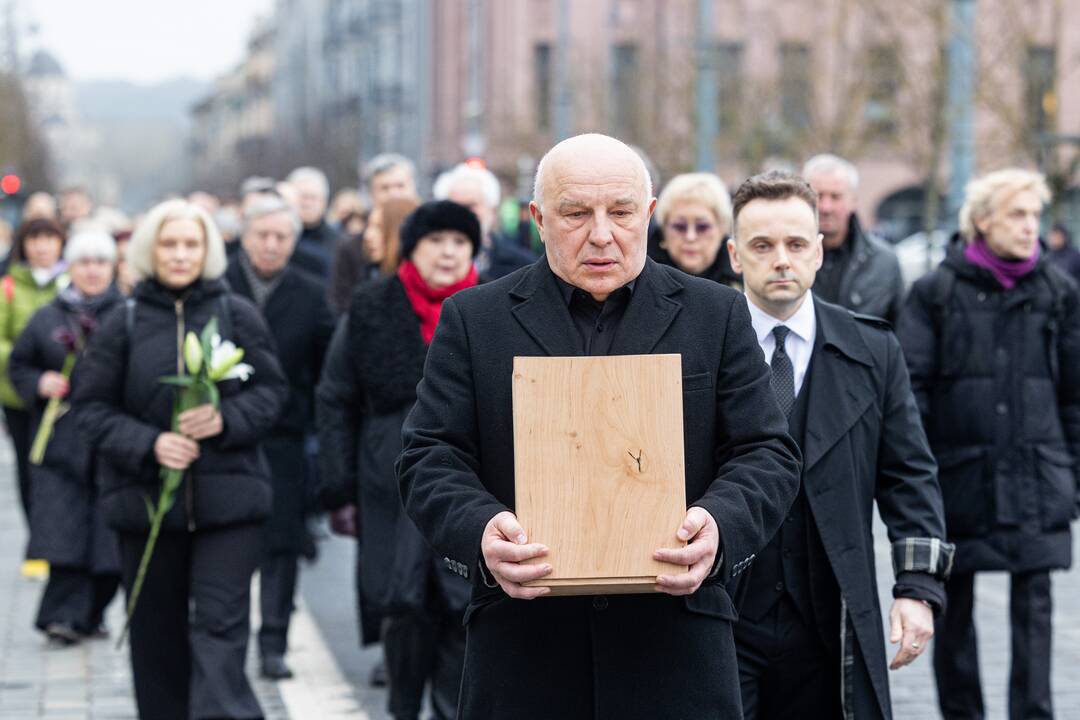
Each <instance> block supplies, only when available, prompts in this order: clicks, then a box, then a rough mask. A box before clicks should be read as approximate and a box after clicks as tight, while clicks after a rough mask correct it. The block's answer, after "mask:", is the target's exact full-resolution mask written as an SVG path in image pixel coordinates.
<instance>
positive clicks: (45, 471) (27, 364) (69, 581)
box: [8, 232, 121, 645]
mask: <svg viewBox="0 0 1080 720" xmlns="http://www.w3.org/2000/svg"><path fill="white" fill-rule="evenodd" d="M64 260H65V261H66V262H67V265H68V272H69V274H70V276H71V284H70V285H68V286H67V287H66V288H64V289H63V290H61V291H60V294H59V295H57V297H56V298H55V299H54V300H53V301H52V302H50V303H49V304H48V305H45V306H44V307H42V308H41V309H40V310H38V311H37V312H36V313H34V316H33V317H32V318H30V322H29V324H28V325H27V326H26V329H25V330H23V332H22V334H20V335H19V340H18V341H17V342H16V343H15V348H14V349H13V350H12V351H11V359H10V361H9V363H8V374H9V375H10V377H11V382H12V384H13V385H14V386H15V389H16V390H17V391H18V393H19V396H20V398H21V399H22V400H23V402H24V403H25V404H26V408H27V410H28V411H29V413H30V418H31V423H30V436H31V437H32V438H34V443H33V444H32V446H31V447H32V448H35V449H37V448H40V453H39V455H40V456H39V457H33V456H34V452H31V456H32V461H31V464H30V496H31V502H30V545H29V549H28V551H27V552H28V554H29V555H30V556H31V557H35V558H42V559H44V560H47V561H48V562H49V565H50V568H49V582H48V584H47V585H46V586H45V592H44V593H43V594H42V596H41V605H40V607H39V608H38V615H37V621H36V622H35V625H36V626H37V628H38V629H39V630H42V631H43V632H45V634H46V635H48V636H49V638H50V640H52V641H54V642H57V643H60V644H64V645H69V644H73V643H76V642H78V641H79V640H81V639H82V638H83V637H85V636H92V635H96V634H100V633H102V632H103V628H102V627H101V620H102V614H103V613H104V611H105V608H106V606H107V605H108V604H109V601H110V600H112V598H113V595H115V594H116V588H117V586H118V585H119V584H120V566H119V559H118V556H117V549H116V538H115V535H114V534H113V533H112V532H111V531H110V530H108V529H107V528H106V527H105V523H104V520H103V518H102V517H101V513H100V512H99V508H98V488H97V486H96V478H95V477H94V473H93V458H92V452H91V447H90V444H89V443H88V442H87V439H86V435H85V434H84V433H82V432H80V431H79V429H78V428H77V427H76V426H75V421H74V420H73V419H72V417H71V416H70V415H68V414H65V412H64V411H65V410H66V409H67V408H66V405H67V398H68V394H69V392H70V387H71V385H70V377H71V369H72V367H73V365H74V363H76V362H78V358H79V356H80V355H82V352H83V349H84V348H85V347H86V341H87V340H88V339H89V336H90V334H91V333H92V332H93V330H94V329H95V328H96V327H97V324H98V321H99V320H100V319H101V318H102V317H103V316H104V315H105V313H106V312H107V311H108V310H110V309H111V308H113V307H114V306H115V305H117V303H119V302H120V300H121V297H120V293H119V292H118V291H117V290H116V288H115V287H113V284H112V283H113V265H114V263H115V262H116V244H115V243H114V242H113V239H112V237H110V236H109V235H107V234H105V233H103V232H82V233H78V234H76V235H75V236H74V237H72V238H71V239H70V240H69V241H68V243H67V247H66V248H65V250H64ZM50 408H51V410H50Z"/></svg>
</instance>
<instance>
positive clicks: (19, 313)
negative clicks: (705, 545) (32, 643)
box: [0, 218, 67, 575]
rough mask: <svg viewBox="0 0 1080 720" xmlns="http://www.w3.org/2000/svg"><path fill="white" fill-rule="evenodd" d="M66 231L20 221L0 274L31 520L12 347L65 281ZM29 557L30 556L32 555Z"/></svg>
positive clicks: (26, 424) (2, 345) (2, 390)
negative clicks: (4, 270) (7, 263)
mask: <svg viewBox="0 0 1080 720" xmlns="http://www.w3.org/2000/svg"><path fill="white" fill-rule="evenodd" d="M63 252H64V231H63V229H61V227H60V226H59V225H58V224H57V223H56V222H55V221H53V220H47V219H44V218H38V219H34V220H28V221H26V222H24V223H23V224H22V225H20V226H19V229H18V231H17V232H16V235H15V245H14V247H13V248H12V250H11V260H12V262H11V265H10V266H9V267H8V271H7V274H6V275H4V276H3V277H2V278H0V404H3V406H4V420H5V421H6V423H7V428H8V432H9V433H11V444H12V445H13V446H14V448H15V469H16V472H17V473H18V476H19V499H20V500H21V501H22V505H23V512H24V513H25V514H26V518H27V521H28V522H29V519H30V472H29V466H28V463H27V460H28V458H29V455H30V415H29V413H27V411H26V407H25V406H24V404H23V400H22V398H20V397H19V394H18V393H17V392H15V388H14V387H12V385H11V379H10V378H9V377H8V373H7V364H8V358H9V357H10V356H11V349H12V348H13V347H15V341H16V340H18V339H19V335H20V334H21V333H22V331H23V328H24V327H26V323H28V322H29V321H30V316H31V315H33V314H34V313H35V312H36V311H37V309H38V308H40V307H41V306H42V305H45V304H46V303H48V302H49V301H50V300H52V299H53V298H54V297H56V293H58V292H59V291H60V287H61V286H62V285H63V284H64V282H66V280H67V276H66V275H64V263H63V260H62V259H61V255H62V253H63ZM28 557H29V556H28ZM38 564H40V565H41V568H40V569H39V568H37V567H36V566H31V565H29V564H28V565H27V566H24V568H23V572H24V574H33V575H44V572H45V571H46V570H47V567H46V566H44V564H42V563H38Z"/></svg>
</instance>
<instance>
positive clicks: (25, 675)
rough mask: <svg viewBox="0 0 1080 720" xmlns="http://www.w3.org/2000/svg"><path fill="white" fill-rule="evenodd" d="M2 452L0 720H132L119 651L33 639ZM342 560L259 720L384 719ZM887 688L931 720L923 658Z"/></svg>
mask: <svg viewBox="0 0 1080 720" xmlns="http://www.w3.org/2000/svg"><path fill="white" fill-rule="evenodd" d="M7 448H8V446H7V443H6V442H3V443H0V718H3V719H4V720H24V719H25V720H30V719H31V718H48V719H49V720H60V719H62V718H63V719H67V718H70V719H72V720H74V719H76V718H92V719H93V720H104V719H106V718H107V719H110V720H121V719H124V718H127V719H130V718H135V709H134V703H133V701H132V697H131V677H130V672H129V671H128V666H127V655H126V652H124V651H117V650H115V649H114V646H113V643H112V642H111V641H94V642H89V643H85V644H83V645H82V646H79V647H74V648H68V649H54V648H49V647H48V646H47V644H46V642H45V641H44V639H43V637H42V636H41V635H40V634H38V633H37V632H35V631H34V630H33V629H32V621H33V617H34V613H35V611H36V608H37V602H38V597H39V595H40V592H41V588H42V585H41V584H40V583H35V582H29V581H26V580H24V579H22V578H21V577H20V576H19V560H20V555H21V552H22V548H23V546H24V543H25V530H24V527H23V522H22V518H21V517H20V516H19V512H18V510H17V501H16V494H15V488H14V476H13V473H12V469H11V464H10V453H9V451H8V449H7ZM877 533H878V537H879V543H878V551H879V558H878V567H879V575H880V577H879V580H880V584H881V588H882V590H881V593H882V597H883V599H884V598H888V597H889V587H890V584H891V570H890V568H889V561H888V548H887V545H886V544H885V543H884V542H883V541H882V540H883V538H884V529H883V528H882V527H880V526H879V528H878V529H877ZM1077 549H1078V551H1080V547H1078V548H1077ZM352 552H353V548H352V545H351V543H350V542H348V541H345V540H340V539H336V538H334V539H328V540H327V541H325V542H324V543H322V545H321V553H320V557H319V560H318V562H317V563H315V564H314V565H312V566H305V567H304V571H303V576H302V580H301V583H302V587H303V592H302V597H301V599H300V602H299V610H298V613H297V615H296V620H295V622H294V626H293V631H292V636H291V638H290V640H291V653H290V658H289V661H290V664H291V665H292V667H293V670H294V671H295V672H296V675H297V676H296V678H295V679H293V680H291V681H287V682H282V683H278V684H276V685H275V684H272V683H266V682H263V681H259V682H257V683H256V690H257V692H258V695H259V700H260V702H261V703H262V706H263V709H264V710H265V711H266V714H267V718H268V719H273V720H285V719H294V720H295V719H300V718H303V719H305V720H306V719H309V718H311V719H318V720H323V719H328V720H334V719H338V718H353V719H357V720H363V719H371V720H382V719H384V718H387V717H388V716H387V715H386V713H385V703H386V697H385V693H384V692H382V691H378V690H372V689H370V688H368V687H367V682H366V681H367V677H368V674H369V673H370V671H371V667H372V665H373V663H374V662H375V659H376V656H377V655H376V653H375V652H374V651H371V650H367V651H360V650H359V649H358V647H357V641H356V637H357V634H356V623H355V611H354V604H353V590H352V557H353V556H352ZM1055 601H1056V607H1055V618H1054V622H1055V629H1056V635H1055V648H1054V650H1055V657H1054V663H1055V665H1054V670H1055V672H1054V691H1055V693H1054V694H1055V703H1056V710H1057V716H1058V717H1059V718H1080V573H1077V572H1071V573H1063V574H1059V575H1058V576H1057V577H1056V578H1055ZM978 608H979V609H978V627H979V630H980V639H981V643H982V645H981V651H982V658H981V659H982V669H983V678H984V682H985V685H986V688H987V691H988V692H987V704H988V707H989V710H990V717H991V718H1004V717H1005V713H1004V710H1003V706H1004V700H1005V685H1006V678H1007V674H1008V645H1009V641H1008V625H1007V612H1008V583H1007V579H1006V578H1004V577H1000V576H989V577H985V578H983V579H982V580H981V581H980V582H979V585H978ZM886 610H887V607H886ZM122 613H123V610H122V608H121V605H120V603H119V602H114V603H113V606H112V607H111V608H110V612H109V618H108V623H109V626H110V628H111V629H112V630H113V632H114V633H115V632H116V631H118V629H119V628H120V626H121V624H122ZM252 649H254V643H252ZM254 660H255V657H254V652H253V653H252V662H251V664H250V665H249V667H250V672H251V675H252V676H253V677H255V676H256V670H255V667H256V665H255V662H254ZM892 681H893V686H892V687H893V702H894V706H895V710H896V717H897V718H898V720H923V719H925V718H936V717H937V712H936V710H935V702H936V699H935V694H934V686H933V683H932V681H931V674H930V664H929V658H928V657H924V658H921V659H920V660H919V661H918V662H917V664H916V665H915V666H914V667H911V668H907V669H905V670H902V671H900V672H898V673H894V674H892Z"/></svg>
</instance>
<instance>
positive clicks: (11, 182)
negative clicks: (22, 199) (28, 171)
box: [0, 173, 22, 195]
mask: <svg viewBox="0 0 1080 720" xmlns="http://www.w3.org/2000/svg"><path fill="white" fill-rule="evenodd" d="M21 189H22V178H20V177H19V176H18V175H16V174H15V173H7V174H6V175H4V176H3V177H2V178H0V191H3V193H4V194H5V195H15V194H17V193H18V192H19V190H21Z"/></svg>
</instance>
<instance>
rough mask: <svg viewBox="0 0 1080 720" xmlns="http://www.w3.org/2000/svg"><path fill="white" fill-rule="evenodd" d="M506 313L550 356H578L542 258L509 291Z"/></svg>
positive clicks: (574, 332) (571, 326) (565, 313)
mask: <svg viewBox="0 0 1080 720" xmlns="http://www.w3.org/2000/svg"><path fill="white" fill-rule="evenodd" d="M510 295H511V296H512V297H514V298H516V299H517V300H519V302H518V303H517V304H515V305H514V306H513V307H512V308H511V310H510V312H511V313H512V314H513V315H514V317H515V318H516V319H517V321H518V322H519V323H521V327H523V328H524V329H525V332H527V333H528V334H529V335H530V336H531V337H532V339H533V340H535V341H536V342H537V344H538V345H540V347H542V348H543V349H544V352H546V353H547V354H548V355H551V356H554V357H568V356H574V355H580V354H581V351H580V349H579V348H580V345H579V343H578V339H577V338H578V334H577V329H576V328H575V327H574V321H573V320H572V319H571V318H570V310H569V308H568V307H567V306H566V302H565V301H564V300H563V297H562V294H561V293H560V292H559V288H558V286H557V285H556V284H555V278H554V277H553V276H552V272H551V268H550V267H548V262H547V258H546V257H542V258H540V259H539V260H537V261H536V262H535V263H533V265H532V266H531V267H530V268H529V269H528V270H526V271H525V274H524V276H523V277H522V278H521V280H520V281H519V282H518V284H517V285H515V286H514V287H513V289H512V290H511V291H510Z"/></svg>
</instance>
